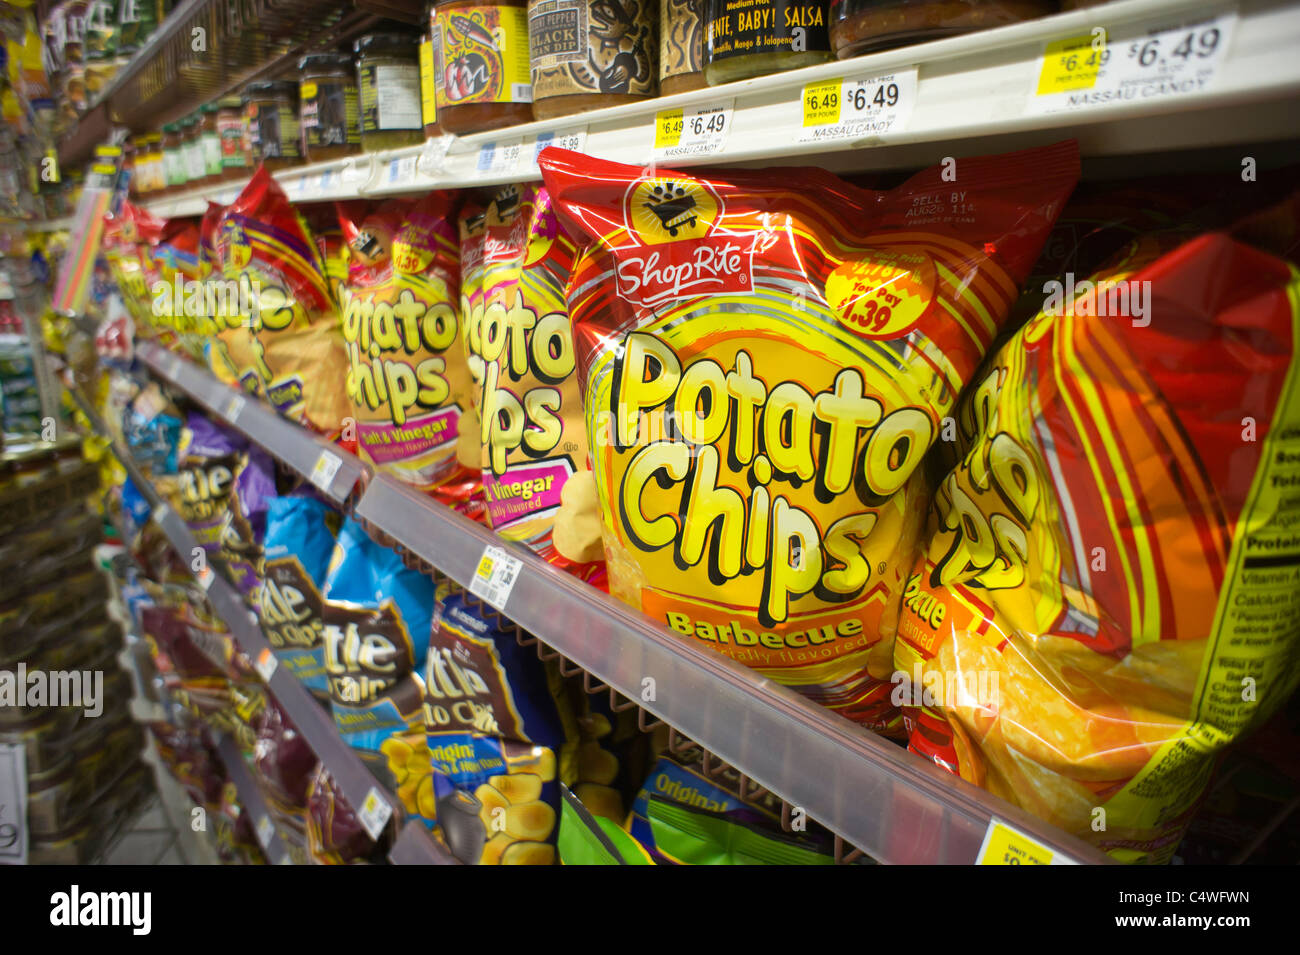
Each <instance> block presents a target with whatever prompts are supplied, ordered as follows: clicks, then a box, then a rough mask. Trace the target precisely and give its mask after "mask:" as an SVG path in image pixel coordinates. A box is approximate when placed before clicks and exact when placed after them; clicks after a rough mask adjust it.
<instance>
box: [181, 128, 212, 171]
mask: <svg viewBox="0 0 1300 955" xmlns="http://www.w3.org/2000/svg"><path fill="white" fill-rule="evenodd" d="M181 135H182V136H183V137H184V139H185V181H186V183H187V184H188V185H189V186H190V187H194V186H197V185H198V184H199V183H201V182H203V180H204V179H205V178H206V177H207V172H206V170H205V169H204V167H203V141H202V139H201V138H200V135H199V118H198V117H197V116H187V117H186V118H185V119H184V120H183V121H182V122H181Z"/></svg>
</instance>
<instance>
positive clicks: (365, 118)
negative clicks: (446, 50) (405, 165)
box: [353, 33, 424, 152]
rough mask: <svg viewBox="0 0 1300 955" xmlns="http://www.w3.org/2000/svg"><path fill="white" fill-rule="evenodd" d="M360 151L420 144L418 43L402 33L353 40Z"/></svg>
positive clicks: (415, 38) (422, 118)
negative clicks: (359, 118) (354, 41)
mask: <svg viewBox="0 0 1300 955" xmlns="http://www.w3.org/2000/svg"><path fill="white" fill-rule="evenodd" d="M353 49H354V50H355V51H356V54H357V95H358V96H359V97H360V114H361V148H362V149H364V150H365V151H366V152H374V151H375V150H377V149H395V148H397V147H400V146H412V145H415V144H417V143H420V142H422V141H423V140H424V116H423V113H422V110H423V107H422V105H421V103H420V40H419V37H415V36H411V35H410V34H407V33H372V34H370V35H369V36H363V37H362V38H361V39H359V40H357V42H356V45H355V46H354V47H353Z"/></svg>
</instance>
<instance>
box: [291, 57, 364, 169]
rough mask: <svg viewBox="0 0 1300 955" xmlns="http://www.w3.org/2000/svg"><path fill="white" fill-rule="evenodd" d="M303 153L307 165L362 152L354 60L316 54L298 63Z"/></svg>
mask: <svg viewBox="0 0 1300 955" xmlns="http://www.w3.org/2000/svg"><path fill="white" fill-rule="evenodd" d="M298 69H299V71H300V72H301V73H302V80H301V82H300V84H299V86H298V100H299V104H300V109H301V112H300V113H299V116H298V118H299V123H300V128H301V130H302V154H303V158H304V159H306V160H307V162H322V161H324V160H328V159H338V158H340V157H342V156H348V155H351V154H352V153H356V152H360V151H361V123H360V120H359V117H358V115H357V80H356V73H354V72H353V69H352V57H350V56H348V55H347V54H345V53H313V54H311V55H309V56H304V57H303V58H302V59H301V60H299V61H298Z"/></svg>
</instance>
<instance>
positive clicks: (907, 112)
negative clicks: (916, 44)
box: [797, 66, 916, 143]
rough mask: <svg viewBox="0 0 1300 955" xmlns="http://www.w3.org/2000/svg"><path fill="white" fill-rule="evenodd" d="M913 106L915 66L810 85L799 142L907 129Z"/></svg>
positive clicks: (863, 136) (805, 92)
mask: <svg viewBox="0 0 1300 955" xmlns="http://www.w3.org/2000/svg"><path fill="white" fill-rule="evenodd" d="M915 105H916V67H914V66H912V67H908V68H907V69H905V70H896V71H895V72H893V73H886V74H883V75H881V76H870V77H866V78H857V77H850V78H848V79H842V80H824V81H822V82H820V83H809V84H808V85H807V86H805V87H804V88H803V95H802V97H801V107H800V108H801V109H802V111H803V123H802V125H801V126H800V128H799V135H798V137H797V139H798V142H801V143H822V142H832V141H835V140H842V139H867V138H871V137H876V136H884V135H886V134H888V133H897V132H901V131H902V130H903V129H906V128H907V121H908V120H909V119H910V118H911V116H912V108H913V107H914V106H915Z"/></svg>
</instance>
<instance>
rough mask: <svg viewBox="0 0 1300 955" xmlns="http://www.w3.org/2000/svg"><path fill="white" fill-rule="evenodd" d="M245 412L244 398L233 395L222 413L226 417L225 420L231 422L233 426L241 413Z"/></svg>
mask: <svg viewBox="0 0 1300 955" xmlns="http://www.w3.org/2000/svg"><path fill="white" fill-rule="evenodd" d="M243 410H244V396H243V395H231V396H230V397H229V398H228V399H226V403H225V405H223V406H222V408H221V413H222V415H224V416H225V419H226V420H227V421H229V422H230V423H231V424H234V423H235V419H236V418H238V417H239V412H241V411H243Z"/></svg>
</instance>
